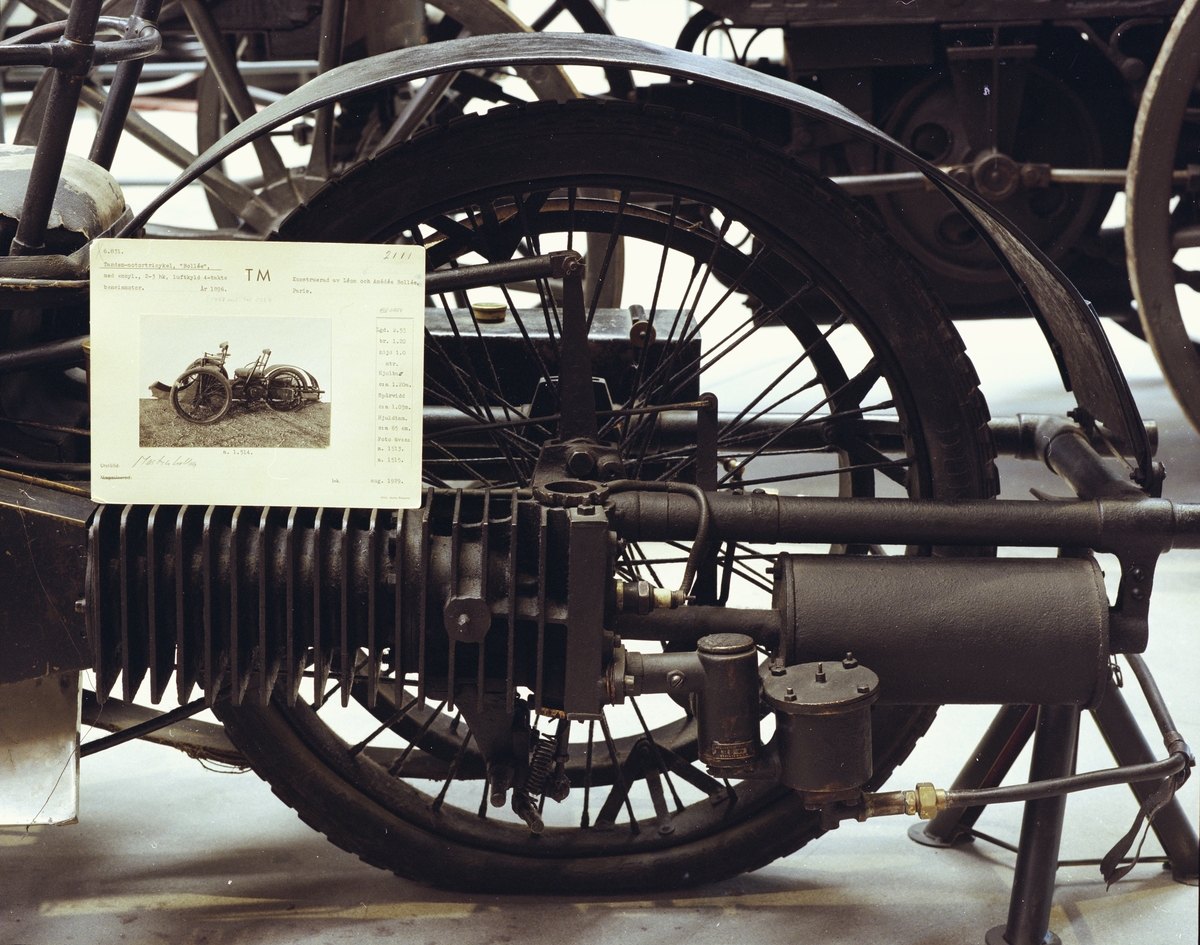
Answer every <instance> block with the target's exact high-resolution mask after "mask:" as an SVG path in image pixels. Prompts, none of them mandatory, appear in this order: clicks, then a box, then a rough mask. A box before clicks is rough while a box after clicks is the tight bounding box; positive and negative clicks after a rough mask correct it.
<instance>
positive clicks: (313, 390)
mask: <svg viewBox="0 0 1200 945" xmlns="http://www.w3.org/2000/svg"><path fill="white" fill-rule="evenodd" d="M280 371H295V372H296V373H297V374H299V375H300V376H301V377H302V378H304V382H305V389H304V390H303V391H301V392H300V396H301V397H303V398H304V400H305V401H308V402H315V401H318V400H320V399H321V395H322V394H323V393H325V392H324V391H323V390H321V385H320V384H318V383H317V379H316V377H314V376H313V374H312V373H311V372H309V371H306V370H304V368H302V367H296V365H294V364H274V365H272V366H271V368H270V370H268V371H267V382H268V383H270V380H271V377H272V376H273V375H275V374H278V373H279V372H280Z"/></svg>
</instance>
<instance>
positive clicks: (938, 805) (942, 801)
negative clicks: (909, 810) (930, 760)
mask: <svg viewBox="0 0 1200 945" xmlns="http://www.w3.org/2000/svg"><path fill="white" fill-rule="evenodd" d="M916 808H917V815H918V816H919V817H920V818H921V819H922V820H933V818H934V817H935V816H937V812H938V811H939V810H945V809H946V792H945V791H942V790H939V789H938V788H935V787H934V786H933V785H932V784H930V783H929V782H928V781H922V782H921V783H919V784H918V785H917V791H916Z"/></svg>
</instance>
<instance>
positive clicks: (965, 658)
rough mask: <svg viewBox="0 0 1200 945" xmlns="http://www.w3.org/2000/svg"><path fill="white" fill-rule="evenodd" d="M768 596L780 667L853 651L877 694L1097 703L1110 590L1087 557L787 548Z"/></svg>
mask: <svg viewBox="0 0 1200 945" xmlns="http://www.w3.org/2000/svg"><path fill="white" fill-rule="evenodd" d="M774 604H775V607H776V608H777V609H778V610H779V611H780V613H781V614H782V621H781V623H782V631H781V634H780V646H781V649H782V653H781V655H782V656H783V657H784V661H785V663H786V664H788V665H792V664H798V663H811V662H816V661H818V660H824V661H840V660H841V659H842V658H843V657H844V656H845V655H846V654H847V652H852V653H853V654H854V656H855V658H857V659H858V660H859V661H860V662H861V663H862V664H863V665H864V666H869V667H870V668H871V670H873V671H874V672H875V673H877V674H878V675H879V679H880V684H879V700H880V702H885V703H893V704H902V705H928V704H942V703H984V704H986V703H995V704H1031V705H1080V706H1085V707H1091V706H1094V705H1096V704H1097V703H1098V702H1099V700H1100V696H1101V694H1102V693H1103V691H1104V684H1105V679H1106V677H1107V674H1108V662H1109V638H1108V598H1107V595H1106V594H1105V590H1104V576H1103V574H1102V573H1101V571H1100V568H1099V566H1098V565H1097V564H1096V562H1095V560H1094V559H1093V558H1091V557H1090V556H1088V557H1084V558H921V557H909V556H895V557H867V556H859V555H787V554H781V555H780V556H779V558H778V561H777V564H776V571H775V589H774Z"/></svg>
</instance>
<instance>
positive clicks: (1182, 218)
mask: <svg viewBox="0 0 1200 945" xmlns="http://www.w3.org/2000/svg"><path fill="white" fill-rule="evenodd" d="M1197 163H1200V7H1198V6H1197V2H1196V0H1188V2H1187V3H1185V4H1184V5H1183V7H1182V8H1181V9H1180V11H1179V13H1178V14H1177V15H1176V17H1175V21H1174V23H1173V24H1172V25H1171V30H1170V32H1169V33H1168V34H1167V39H1166V41H1165V42H1164V43H1163V46H1162V49H1161V51H1160V52H1159V55H1158V59H1157V60H1156V61H1155V63H1154V68H1153V69H1152V70H1151V72H1150V77H1149V78H1148V79H1147V80H1146V90H1145V92H1144V93H1143V94H1142V105H1141V108H1140V110H1139V111H1138V117H1137V124H1136V125H1135V127H1134V134H1133V146H1132V153H1131V155H1130V159H1129V177H1128V181H1127V184H1126V195H1127V198H1128V206H1127V209H1126V216H1125V249H1126V255H1127V258H1128V263H1129V281H1130V283H1131V285H1132V287H1133V293H1134V298H1136V299H1137V303H1138V317H1139V319H1140V320H1141V323H1142V330H1143V332H1144V333H1145V336H1146V340H1147V341H1148V342H1150V346H1151V348H1153V350H1154V356H1155V357H1156V358H1158V363H1159V365H1160V366H1161V367H1162V370H1163V374H1164V375H1165V376H1166V379H1167V383H1168V384H1169V385H1170V386H1171V391H1172V392H1173V393H1174V394H1175V399H1176V400H1177V401H1179V405H1180V406H1181V407H1182V408H1183V412H1184V413H1185V414H1187V418H1188V420H1189V421H1190V422H1191V424H1192V426H1193V427H1194V428H1195V429H1196V430H1197V431H1198V432H1200V348H1198V341H1197V339H1200V323H1194V324H1193V326H1192V328H1191V331H1189V329H1188V325H1187V324H1186V323H1185V320H1184V316H1183V309H1182V307H1181V305H1180V302H1181V300H1185V304H1191V305H1194V303H1195V293H1197V292H1200V194H1197V193H1196V191H1195V188H1194V187H1193V186H1191V184H1190V183H1187V185H1186V186H1184V184H1185V183H1186V182H1184V181H1174V180H1173V172H1184V173H1183V174H1177V176H1185V177H1186V175H1187V174H1188V173H1190V171H1191V169H1192V168H1194V167H1195V165H1196V164H1197Z"/></svg>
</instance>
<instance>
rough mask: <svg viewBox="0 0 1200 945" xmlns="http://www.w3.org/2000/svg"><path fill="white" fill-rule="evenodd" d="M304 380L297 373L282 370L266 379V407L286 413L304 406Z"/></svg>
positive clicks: (286, 369) (287, 369) (285, 369)
mask: <svg viewBox="0 0 1200 945" xmlns="http://www.w3.org/2000/svg"><path fill="white" fill-rule="evenodd" d="M304 387H305V381H304V378H303V377H301V376H300V373H299V372H298V371H293V370H291V369H290V368H283V369H282V370H280V371H272V372H271V375H270V377H268V378H267V406H269V407H270V408H271V409H272V410H278V411H280V412H281V413H286V412H287V411H289V410H297V409H299V408H300V407H303V406H304Z"/></svg>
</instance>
